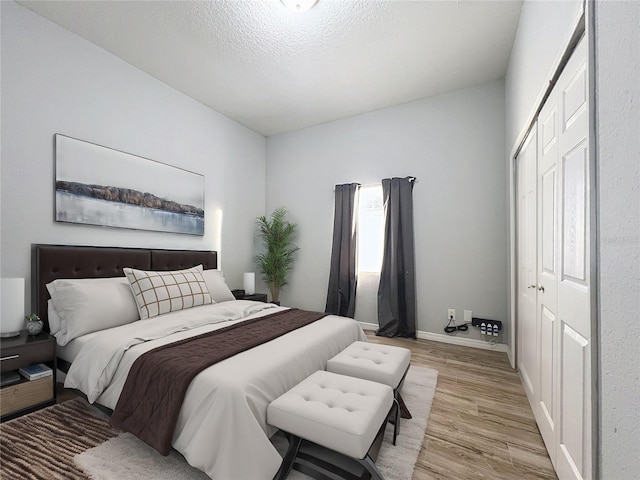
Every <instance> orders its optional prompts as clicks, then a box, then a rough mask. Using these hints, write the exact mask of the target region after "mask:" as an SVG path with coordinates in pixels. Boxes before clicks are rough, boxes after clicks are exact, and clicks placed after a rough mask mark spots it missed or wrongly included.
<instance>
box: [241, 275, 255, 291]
mask: <svg viewBox="0 0 640 480" xmlns="http://www.w3.org/2000/svg"><path fill="white" fill-rule="evenodd" d="M244 293H245V294H246V295H253V294H254V293H256V274H255V273H253V272H247V273H245V274H244Z"/></svg>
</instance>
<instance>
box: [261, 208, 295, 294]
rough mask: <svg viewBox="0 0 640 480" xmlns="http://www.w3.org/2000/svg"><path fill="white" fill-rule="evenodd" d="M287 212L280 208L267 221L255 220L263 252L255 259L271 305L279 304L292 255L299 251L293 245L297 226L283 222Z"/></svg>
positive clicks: (291, 262) (262, 217)
mask: <svg viewBox="0 0 640 480" xmlns="http://www.w3.org/2000/svg"><path fill="white" fill-rule="evenodd" d="M286 214H287V210H286V208H284V207H280V208H278V209H276V210H274V212H273V213H272V214H271V218H270V219H267V217H265V216H264V215H263V216H261V217H258V218H257V223H258V237H260V238H261V239H262V243H263V245H264V248H265V252H264V253H261V254H259V255H258V256H257V257H256V259H257V261H258V268H259V269H260V272H261V273H262V279H263V280H264V281H265V283H266V284H267V287H269V291H270V292H271V299H272V301H273V303H277V304H279V302H280V300H279V298H280V290H281V289H282V287H284V286H285V285H286V284H287V274H288V273H289V272H290V271H291V268H292V267H293V262H294V258H293V254H294V253H295V252H296V251H297V250H298V249H299V247H297V246H296V245H294V244H293V236H294V233H295V231H296V228H297V225H296V224H295V223H291V222H289V221H287V220H285V216H286Z"/></svg>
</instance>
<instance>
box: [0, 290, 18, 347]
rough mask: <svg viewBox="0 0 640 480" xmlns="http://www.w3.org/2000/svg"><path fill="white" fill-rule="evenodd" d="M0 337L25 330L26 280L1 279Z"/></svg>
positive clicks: (13, 335) (14, 334) (12, 335)
mask: <svg viewBox="0 0 640 480" xmlns="http://www.w3.org/2000/svg"><path fill="white" fill-rule="evenodd" d="M0 300H1V301H2V303H1V304H0V337H15V336H17V335H20V330H24V278H0Z"/></svg>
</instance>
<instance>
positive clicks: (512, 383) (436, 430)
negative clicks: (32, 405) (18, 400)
mask: <svg viewBox="0 0 640 480" xmlns="http://www.w3.org/2000/svg"><path fill="white" fill-rule="evenodd" d="M367 339H368V340H369V341H370V342H376V343H386V344H389V345H399V346H403V347H406V348H408V349H410V350H411V363H412V364H414V365H420V366H424V367H429V368H434V369H436V370H438V384H437V387H436V394H435V397H434V399H433V405H432V407H431V413H430V415H429V420H428V424H427V431H426V433H425V436H424V441H423V444H422V450H421V452H420V455H419V457H418V462H417V464H416V468H415V471H414V474H413V480H432V479H437V480H467V479H484V480H512V479H516V480H528V479H557V477H556V475H555V472H554V470H553V467H552V466H551V461H550V460H549V456H548V455H547V451H546V449H545V447H544V445H543V443H542V437H541V436H540V432H539V431H538V427H537V426H536V422H535V420H534V418H533V413H532V412H531V407H530V406H529V403H528V401H527V398H526V397H525V393H524V390H523V388H522V383H521V382H520V377H519V376H518V374H517V372H516V371H515V370H513V369H512V368H511V366H510V365H509V361H508V359H507V355H506V354H505V353H500V352H493V351H487V350H478V349H476V348H469V347H460V346H457V345H449V344H444V343H440V342H433V341H429V340H410V339H389V338H382V337H376V336H375V335H373V333H372V332H367ZM75 396H76V393H75V392H73V391H71V390H65V389H63V388H62V385H59V390H58V403H61V402H63V401H66V400H68V399H70V398H74V397H75Z"/></svg>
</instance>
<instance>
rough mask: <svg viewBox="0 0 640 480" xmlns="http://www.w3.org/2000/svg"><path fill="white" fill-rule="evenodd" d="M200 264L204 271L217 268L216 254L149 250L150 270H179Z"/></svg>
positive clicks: (194, 251) (192, 251)
mask: <svg viewBox="0 0 640 480" xmlns="http://www.w3.org/2000/svg"><path fill="white" fill-rule="evenodd" d="M200 264H202V267H203V268H204V269H205V270H208V269H210V268H216V267H217V266H218V255H217V252H209V251H197V250H151V270H181V269H183V268H191V267H193V266H195V265H200Z"/></svg>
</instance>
